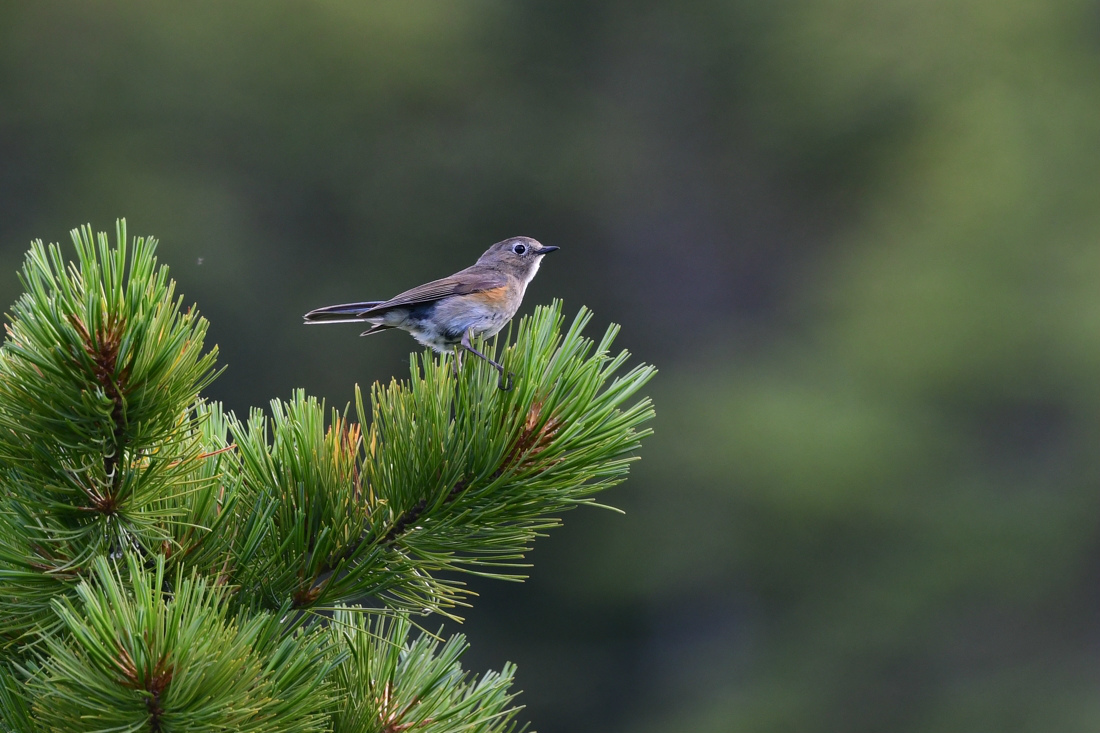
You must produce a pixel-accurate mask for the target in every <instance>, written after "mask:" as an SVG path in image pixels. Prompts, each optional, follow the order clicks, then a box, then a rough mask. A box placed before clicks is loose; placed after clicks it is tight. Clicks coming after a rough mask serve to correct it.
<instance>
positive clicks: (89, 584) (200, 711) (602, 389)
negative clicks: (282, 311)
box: [0, 222, 654, 733]
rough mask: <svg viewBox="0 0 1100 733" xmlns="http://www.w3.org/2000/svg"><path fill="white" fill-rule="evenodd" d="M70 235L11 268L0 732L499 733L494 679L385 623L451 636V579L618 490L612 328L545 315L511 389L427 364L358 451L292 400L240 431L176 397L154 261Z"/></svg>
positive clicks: (175, 316) (191, 320) (200, 325)
mask: <svg viewBox="0 0 1100 733" xmlns="http://www.w3.org/2000/svg"><path fill="white" fill-rule="evenodd" d="M73 239H74V241H75V242H76V245H77V264H75V265H72V266H69V267H67V268H66V267H65V266H64V264H63V258H62V255H61V251H60V248H59V247H57V246H56V245H51V246H50V247H49V248H48V249H47V248H44V247H43V246H42V245H41V244H40V243H38V244H35V245H34V247H33V248H32V250H31V253H30V254H29V255H28V258H27V262H26V265H25V267H24V270H23V275H22V277H23V282H24V283H25V285H26V287H27V289H28V293H27V295H25V296H24V297H23V298H22V299H20V301H19V302H18V303H17V304H16V307H15V308H14V313H13V318H12V324H11V326H10V328H9V333H10V338H9V340H8V342H7V343H5V345H4V347H3V349H2V350H0V478H2V480H3V483H2V484H0V485H2V486H3V489H2V493H0V633H2V634H3V637H2V639H3V641H4V643H5V646H4V647H3V655H4V656H3V657H2V658H0V663H2V664H3V666H0V704H2V712H0V724H2V725H3V726H4V727H5V729H7V730H73V731H77V730H102V731H107V730H111V731H139V730H153V731H171V730H188V731H192V730H226V729H232V730H240V731H246V730H287V731H309V730H327V729H329V728H330V726H331V725H336V726H337V728H338V729H339V730H378V731H394V730H404V729H406V728H408V727H411V726H415V727H416V728H417V729H423V730H427V731H439V732H442V731H451V730H456V731H457V730H463V731H484V732H486V733H489V732H496V731H510V730H513V729H514V727H515V724H514V723H513V722H512V721H513V719H514V717H515V715H516V713H517V712H518V708H517V707H516V706H515V705H514V704H513V698H514V697H515V693H513V692H509V688H510V686H511V681H512V672H513V668H512V667H511V666H510V665H509V666H507V667H506V668H505V669H504V670H503V671H502V672H501V673H499V674H498V673H488V674H487V675H485V676H484V677H482V678H481V679H480V680H479V681H476V682H473V681H470V680H468V679H467V676H466V675H465V674H464V673H463V672H462V671H461V669H460V668H459V666H458V663H457V659H458V656H459V655H460V654H461V652H462V651H463V650H464V649H465V642H464V641H463V640H462V638H461V637H455V638H452V639H451V640H450V641H448V642H447V643H446V644H443V645H442V646H440V645H439V644H437V643H435V642H433V641H431V640H430V639H429V638H427V637H422V638H420V639H418V640H410V639H409V638H408V637H409V629H410V628H411V623H410V622H409V620H408V617H407V614H408V613H410V612H417V613H429V612H437V613H446V614H448V615H450V614H451V612H450V611H448V610H447V609H450V608H453V607H454V606H456V605H458V604H461V603H463V601H462V598H463V597H464V595H463V589H462V585H461V582H460V581H459V580H458V579H457V577H456V575H457V574H458V573H462V572H465V573H477V574H480V575H487V576H490V577H498V578H505V579H518V578H520V577H522V576H520V575H519V574H518V573H517V571H518V568H520V567H522V566H521V564H520V561H521V560H522V557H523V554H524V553H525V552H526V551H527V550H528V549H529V548H530V546H531V543H532V542H533V540H534V539H535V537H536V536H538V534H539V533H540V532H542V531H544V530H546V529H548V528H550V527H553V526H555V525H557V524H558V523H559V522H560V520H559V519H558V518H557V517H556V516H555V515H557V514H559V513H560V512H562V511H565V510H567V509H570V508H573V507H575V506H577V505H583V504H593V503H594V502H593V495H594V494H595V493H596V492H598V491H601V490H603V489H606V488H607V487H609V486H612V485H614V484H616V483H618V482H620V481H622V480H623V479H624V477H625V475H626V472H627V470H628V468H629V464H630V462H631V461H632V460H634V456H633V452H634V451H635V449H636V448H637V447H638V442H639V440H640V438H642V437H643V436H644V435H646V434H648V430H643V429H641V428H640V425H641V423H643V422H645V421H646V420H648V419H649V418H650V417H651V416H652V414H653V412H652V408H651V407H650V404H649V402H648V400H645V399H641V400H638V401H637V402H635V403H633V404H627V402H628V401H629V400H630V399H631V398H632V397H633V396H634V394H635V393H636V392H637V390H638V389H639V388H641V387H642V386H643V385H644V384H645V383H646V382H647V381H648V380H649V379H650V377H651V376H652V375H653V371H654V370H653V368H652V367H648V366H638V367H635V368H633V369H631V370H629V371H626V372H625V373H622V374H618V372H619V371H620V369H621V367H622V366H623V364H624V363H625V361H626V359H627V354H626V352H621V353H619V354H617V355H612V354H611V352H610V347H611V342H612V340H613V338H614V336H615V333H616V329H615V328H614V327H612V328H610V329H609V330H608V331H607V333H606V334H605V335H604V336H603V338H602V339H601V340H600V341H599V342H598V343H596V342H593V341H592V340H590V339H587V338H585V337H584V336H582V333H581V332H582V330H583V328H584V326H585V325H586V324H587V323H588V321H589V320H590V314H589V313H588V312H587V311H585V310H582V311H581V312H580V313H579V314H578V316H577V317H576V318H575V319H574V321H573V323H572V325H571V326H570V327H569V328H568V329H566V331H565V333H564V334H563V333H562V326H563V319H562V314H561V305H560V303H555V304H554V305H553V306H551V307H549V308H540V309H538V311H537V312H536V313H535V315H534V316H533V317H531V318H528V319H524V320H523V321H522V322H521V323H520V324H519V327H518V329H517V334H518V336H517V343H516V344H515V345H513V346H510V347H507V348H505V349H504V350H503V353H502V354H501V357H500V358H501V359H502V360H503V363H504V364H505V365H506V366H507V368H508V369H509V370H511V371H512V372H513V373H514V374H515V383H516V388H515V390H514V391H512V392H508V393H504V392H501V391H500V390H498V389H497V387H496V380H495V377H494V375H492V374H490V373H489V372H487V371H486V369H485V368H484V366H483V365H481V364H477V363H472V360H467V363H466V364H465V366H464V367H463V369H462V371H461V373H456V370H455V369H453V368H452V366H451V363H450V361H449V360H446V359H444V360H438V361H437V360H436V358H435V357H433V356H431V355H430V354H427V355H424V356H423V357H421V360H420V362H419V363H418V362H417V361H416V357H414V358H413V364H412V365H413V376H412V378H411V379H410V380H409V381H408V382H397V381H394V382H392V383H390V384H389V385H386V386H380V385H375V386H374V388H373V389H372V392H371V397H372V400H371V409H370V415H371V421H370V424H369V427H367V428H366V429H365V430H364V428H363V427H361V426H360V424H359V423H356V422H354V421H353V420H352V419H351V417H350V416H349V414H348V412H349V411H350V410H349V411H346V412H345V413H344V414H341V413H339V412H335V411H334V412H333V413H332V415H331V419H330V420H329V421H328V422H327V423H326V420H325V417H326V411H325V407H324V405H323V404H322V403H321V402H320V401H318V400H316V399H314V398H311V397H308V396H307V395H306V394H305V393H304V392H301V391H297V392H295V393H294V394H293V395H292V397H291V399H290V400H289V401H286V402H283V401H280V400H275V401H273V402H272V407H271V415H270V417H268V416H267V415H265V414H263V413H262V412H260V411H258V410H256V411H253V412H252V413H251V414H250V415H249V417H248V419H247V420H245V421H241V420H239V419H237V418H236V416H234V415H232V414H226V413H225V412H223V410H222V408H221V407H220V406H219V405H217V404H212V403H208V402H206V401H204V400H203V399H201V398H200V396H199V392H200V390H201V389H202V388H203V387H204V386H206V385H207V384H208V383H209V381H210V380H211V379H212V378H213V376H214V371H213V365H214V356H215V351H214V350H211V351H206V352H204V351H203V336H204V334H205V331H206V323H205V321H203V320H202V319H200V318H199V317H198V316H197V315H195V314H194V312H193V311H188V312H186V313H184V312H182V311H181V309H180V307H181V305H182V301H181V300H180V299H178V298H176V297H175V296H174V283H172V281H171V280H169V279H168V276H167V269H166V268H164V267H159V268H158V267H157V265H156V259H155V258H154V256H153V252H154V248H155V242H154V240H151V239H138V240H136V241H135V243H134V246H133V247H132V249H131V248H128V247H127V246H126V235H125V227H124V225H123V224H122V223H121V222H120V224H119V227H118V245H117V247H116V248H114V249H112V248H111V247H109V246H108V243H107V241H106V237H105V236H104V235H100V236H99V238H98V244H97V245H93V239H92V235H91V231H90V229H89V228H84V229H81V230H79V231H74V233H73ZM482 346H483V347H486V348H488V347H487V346H486V345H484V344H483V345H482ZM493 346H494V347H495V343H494V344H493ZM491 350H492V351H493V352H494V353H495V351H496V349H495V348H493V349H491ZM356 411H357V414H358V416H359V418H360V420H362V418H363V417H364V416H365V415H366V414H367V409H366V407H365V406H364V404H363V398H362V395H361V394H360V393H358V392H357V393H356ZM337 604H340V605H341V610H340V611H338V612H337V613H336V615H335V617H334V618H333V620H332V623H331V629H330V630H329V631H325V630H323V629H322V628H321V625H322V624H321V623H320V620H321V619H322V618H323V617H321V616H320V615H319V614H317V613H316V612H317V611H320V610H324V609H329V608H333V607H335V606H336V605H337ZM349 604H355V605H349ZM364 604H365V605H367V606H369V607H370V609H371V610H373V611H374V612H375V613H380V614H382V615H380V616H379V617H378V618H377V619H375V620H374V621H371V620H369V619H367V618H365V614H367V613H368V610H367V609H365V608H364V607H363V606H364ZM385 619H392V620H388V621H387V620H385ZM337 700H339V701H340V704H339V705H337V704H336V701H337ZM333 710H337V712H336V713H335V716H336V717H335V718H333V719H331V720H330V717H331V715H332V714H333ZM403 726H404V727H403Z"/></svg>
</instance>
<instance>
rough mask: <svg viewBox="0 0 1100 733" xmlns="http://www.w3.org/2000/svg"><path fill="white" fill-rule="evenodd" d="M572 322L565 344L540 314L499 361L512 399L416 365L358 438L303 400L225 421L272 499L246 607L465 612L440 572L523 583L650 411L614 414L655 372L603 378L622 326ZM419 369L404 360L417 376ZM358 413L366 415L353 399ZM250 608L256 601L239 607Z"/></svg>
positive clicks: (611, 474) (475, 375)
mask: <svg viewBox="0 0 1100 733" xmlns="http://www.w3.org/2000/svg"><path fill="white" fill-rule="evenodd" d="M590 318H591V316H590V314H589V313H588V312H587V311H585V310H582V311H581V313H580V314H579V315H578V316H577V318H576V319H575V320H574V322H573V324H572V325H571V326H570V328H569V330H568V332H567V333H566V334H565V335H564V336H562V335H561V325H562V317H561V306H560V304H558V303H556V304H554V305H553V306H552V307H550V308H539V309H537V310H536V313H535V315H534V316H533V317H532V318H528V319H524V320H523V321H522V322H521V323H520V324H519V328H518V332H519V334H518V338H517V345H516V346H514V347H511V348H509V349H507V350H505V353H504V356H503V358H504V360H505V364H506V366H508V368H509V369H510V370H511V371H512V372H514V373H515V374H516V380H517V388H516V389H515V390H514V391H513V392H511V393H503V392H501V391H500V390H498V389H496V388H495V387H494V384H493V381H492V379H491V378H490V375H489V374H488V373H487V372H486V370H485V369H484V368H482V367H481V366H480V365H478V366H474V367H471V366H470V364H469V361H470V360H467V366H466V370H465V372H464V373H463V374H462V375H460V376H459V377H458V378H457V379H456V378H455V376H454V375H453V374H452V372H451V369H450V367H449V365H446V364H443V363H442V362H440V361H437V360H436V359H434V358H432V357H430V356H426V357H424V358H423V359H422V361H421V367H422V369H423V373H422V375H419V374H418V375H415V376H414V378H413V379H412V381H411V382H409V383H397V382H392V383H391V384H390V385H388V386H386V387H382V386H379V385H375V388H374V390H373V391H372V404H373V410H372V419H371V422H370V427H369V429H368V431H367V436H366V439H365V443H364V439H363V437H362V435H361V431H360V428H359V427H358V426H357V425H355V424H353V423H351V422H349V420H348V418H347V416H346V415H341V414H338V413H333V417H332V421H331V426H330V427H328V428H326V426H325V421H324V413H325V410H324V406H323V405H322V404H320V403H319V402H317V401H316V400H313V399H311V398H308V397H306V396H305V394H304V393H301V392H297V393H295V394H294V396H293V397H292V399H291V400H290V401H289V402H286V403H283V402H279V401H275V402H273V403H272V416H271V419H270V420H269V419H268V418H267V417H266V416H264V415H263V414H262V413H260V412H257V411H254V412H253V414H252V415H251V416H250V418H249V420H248V422H247V423H244V424H242V423H240V422H237V421H235V420H233V419H230V429H231V431H232V433H233V439H234V441H235V442H236V444H237V445H238V446H239V459H240V464H239V467H238V468H239V471H240V475H241V481H242V487H243V492H244V494H245V495H246V496H248V497H259V496H266V497H269V501H270V502H272V503H274V505H275V507H276V509H275V511H274V512H273V513H272V515H271V519H270V522H269V526H268V531H267V534H266V536H265V539H264V549H263V550H262V552H261V553H260V558H261V560H260V562H259V563H254V564H253V565H252V566H250V567H246V566H245V565H244V564H240V563H237V564H235V567H239V568H240V572H238V573H237V574H235V575H234V576H233V578H232V581H231V582H232V583H233V584H235V585H237V586H239V587H240V588H241V597H242V602H250V603H253V604H257V603H258V604H259V605H258V606H255V607H262V608H269V609H271V608H276V607H279V606H280V605H281V604H283V603H285V602H287V601H288V600H289V601H291V602H292V604H293V605H294V606H295V607H297V608H323V607H329V606H332V605H334V604H336V603H348V602H354V601H356V600H359V599H363V598H366V597H371V598H374V599H376V601H377V602H379V603H382V604H385V605H390V606H394V607H397V608H404V609H408V610H416V611H434V612H438V613H446V614H448V615H450V612H449V611H447V609H448V608H453V607H454V606H456V605H461V604H462V603H463V600H462V598H463V594H464V591H463V588H462V586H461V584H460V583H459V581H457V580H455V579H454V578H451V577H448V575H447V574H448V573H450V572H453V571H461V572H467V573H477V574H479V575H486V576H490V577H497V578H504V579H517V578H519V577H521V576H520V575H518V574H517V573H516V569H517V568H518V567H521V566H520V565H519V560H521V559H522V557H523V553H524V552H526V551H527V550H528V549H529V547H530V544H531V542H532V541H533V540H534V538H535V537H536V536H537V535H538V533H539V532H542V531H544V530H546V529H548V528H550V527H553V526H556V525H557V524H558V523H559V522H560V520H558V519H557V518H555V517H554V516H552V515H554V514H556V513H559V512H562V511H565V510H567V509H570V508H573V507H574V506H577V505H579V504H591V503H593V502H592V498H591V497H592V496H593V495H594V494H595V493H596V492H598V491H602V490H604V489H606V488H608V487H610V486H613V485H615V484H616V483H619V482H620V481H621V480H622V479H623V478H624V477H625V474H626V471H627V469H628V468H629V464H630V463H631V462H632V461H633V460H634V457H633V455H632V454H633V451H634V450H635V449H636V448H637V445H638V441H639V440H640V439H641V438H642V437H643V436H644V435H646V434H648V431H646V430H640V429H638V426H639V425H640V424H641V423H643V422H645V421H646V420H648V419H649V418H650V417H651V416H652V414H653V413H652V408H651V407H650V405H649V402H648V400H641V401H639V402H637V403H635V404H633V405H629V406H624V403H625V402H626V401H627V400H629V399H630V398H631V397H632V396H633V394H634V393H635V392H636V391H637V390H638V389H639V388H640V387H641V386H642V385H643V384H645V382H646V381H648V380H649V379H650V378H651V377H652V375H653V373H654V370H653V368H652V367H648V366H644V365H643V366H638V367H635V368H634V369H632V370H630V371H628V372H627V373H625V374H623V375H621V376H618V377H613V375H614V374H615V372H616V371H617V370H618V369H619V368H620V367H622V365H623V364H624V362H625V361H626V359H627V358H628V355H627V353H626V352H622V353H620V354H618V355H616V356H611V355H610V353H609V349H610V346H611V342H612V340H613V338H614V336H615V333H616V330H617V329H616V328H615V327H612V328H609V329H608V331H607V333H606V334H605V335H604V337H603V339H602V340H601V341H600V343H599V344H595V343H593V342H592V341H591V340H589V339H587V338H585V337H583V336H582V335H581V334H582V330H583V328H584V326H585V325H586V324H587V323H588V321H589V320H590ZM416 367H417V364H416V362H415V360H414V368H416ZM356 404H357V406H358V412H359V414H360V415H361V416H362V415H363V414H364V412H365V410H364V409H363V405H362V396H361V395H360V394H358V393H357V397H356ZM247 598H250V599H251V601H246V600H245V599H247Z"/></svg>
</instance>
